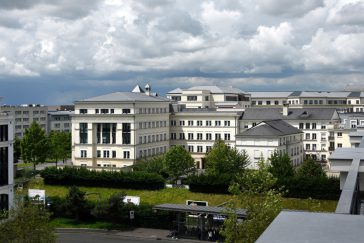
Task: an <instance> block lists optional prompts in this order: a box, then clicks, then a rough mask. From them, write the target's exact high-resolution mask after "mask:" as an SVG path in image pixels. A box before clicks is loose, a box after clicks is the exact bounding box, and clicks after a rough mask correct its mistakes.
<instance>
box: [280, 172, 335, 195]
mask: <svg viewBox="0 0 364 243" xmlns="http://www.w3.org/2000/svg"><path fill="white" fill-rule="evenodd" d="M277 186H278V187H282V186H283V187H284V190H287V192H286V193H285V194H284V197H294V198H314V199H322V200H338V199H339V197H340V193H341V191H340V180H339V179H338V178H335V177H324V176H322V177H308V176H307V177H302V176H295V177H292V178H290V179H287V180H285V181H281V182H280V183H279V184H278V185H277Z"/></svg>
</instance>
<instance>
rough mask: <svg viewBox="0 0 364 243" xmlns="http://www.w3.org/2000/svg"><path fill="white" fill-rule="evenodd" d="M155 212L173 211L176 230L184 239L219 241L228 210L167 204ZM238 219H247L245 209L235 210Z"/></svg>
mask: <svg viewBox="0 0 364 243" xmlns="http://www.w3.org/2000/svg"><path fill="white" fill-rule="evenodd" d="M153 209H154V210H157V211H158V210H160V211H172V212H176V213H177V219H176V221H175V225H174V230H176V232H177V234H178V235H179V236H181V237H184V238H196V239H199V240H207V239H208V238H210V239H211V236H212V237H213V238H212V239H213V240H219V239H218V238H219V235H218V232H219V229H220V228H221V225H222V224H223V222H224V220H225V218H226V217H227V212H228V209H227V208H225V207H210V206H198V205H184V204H171V203H165V204H160V205H156V206H154V207H153ZM235 214H236V216H237V217H238V219H241V220H243V219H244V218H246V210H245V209H237V210H235Z"/></svg>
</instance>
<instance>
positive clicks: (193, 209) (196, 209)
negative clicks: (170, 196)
mask: <svg viewBox="0 0 364 243" xmlns="http://www.w3.org/2000/svg"><path fill="white" fill-rule="evenodd" d="M153 209H155V210H163V211H173V212H185V213H206V214H214V215H217V214H219V215H226V214H227V213H226V210H227V209H226V208H224V207H210V206H193V205H185V204H172V203H164V204H160V205H156V206H154V207H153ZM235 212H236V215H237V216H238V217H242V218H244V217H246V210H245V209H237V210H236V211H235Z"/></svg>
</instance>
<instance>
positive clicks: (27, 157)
mask: <svg viewBox="0 0 364 243" xmlns="http://www.w3.org/2000/svg"><path fill="white" fill-rule="evenodd" d="M20 147H21V155H22V159H23V160H24V162H30V163H33V166H34V170H35V166H36V165H37V164H39V163H42V162H44V161H45V159H46V158H47V154H48V149H49V147H48V140H47V136H46V133H45V131H44V129H43V128H42V127H41V126H40V125H39V124H38V123H36V122H33V123H32V124H31V125H30V127H29V128H28V129H27V130H25V134H24V137H23V139H22V140H21V143H20Z"/></svg>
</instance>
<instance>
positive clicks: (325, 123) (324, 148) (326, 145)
mask: <svg viewBox="0 0 364 243" xmlns="http://www.w3.org/2000/svg"><path fill="white" fill-rule="evenodd" d="M270 119H280V120H283V121H285V122H287V123H288V124H290V125H292V126H294V127H296V128H298V129H300V130H302V131H303V132H304V136H303V146H304V152H305V154H306V155H308V156H311V157H312V158H314V159H316V160H321V161H326V159H327V157H328V156H329V154H330V152H331V151H333V150H334V149H335V138H334V137H331V136H330V131H331V130H334V129H335V128H338V127H339V125H340V118H339V115H338V112H337V111H336V109H335V108H325V109H319V108H290V107H288V106H284V107H283V108H270V109H266V108H249V109H247V110H246V111H245V112H244V114H243V116H242V119H241V120H240V126H239V127H240V131H239V132H240V133H242V132H244V131H245V130H246V129H249V128H251V127H254V126H256V125H257V124H259V123H260V122H262V121H265V120H270Z"/></svg>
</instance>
